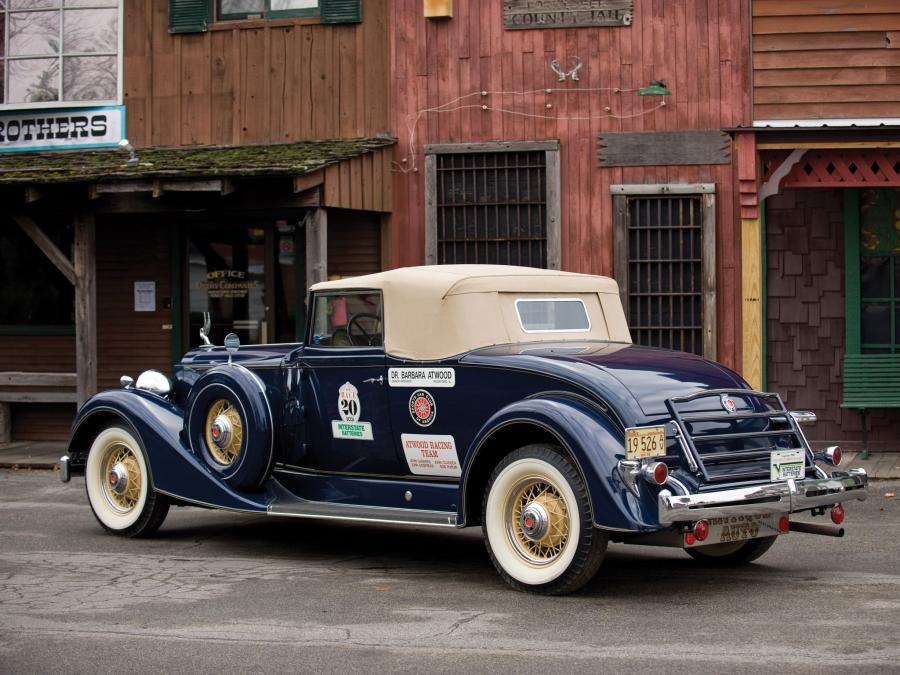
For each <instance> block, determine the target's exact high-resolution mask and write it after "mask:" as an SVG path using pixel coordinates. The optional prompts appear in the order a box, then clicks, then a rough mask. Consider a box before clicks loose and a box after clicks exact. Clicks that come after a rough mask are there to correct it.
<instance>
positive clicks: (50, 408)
mask: <svg viewBox="0 0 900 675" xmlns="http://www.w3.org/2000/svg"><path fill="white" fill-rule="evenodd" d="M70 4H72V3H63V2H40V3H37V2H35V3H29V2H7V3H3V2H0V28H2V30H3V32H4V33H5V35H6V38H7V39H6V40H0V43H2V44H0V49H2V50H3V53H2V54H0V73H5V78H3V77H0V83H2V92H0V440H3V433H4V432H5V433H6V434H7V436H8V435H9V433H10V431H11V435H12V437H13V438H16V439H29V438H41V439H48V438H51V439H52V438H63V437H65V436H66V435H67V433H68V426H69V424H70V423H71V420H72V417H73V415H74V411H75V403H76V401H78V400H83V399H84V397H85V396H87V395H89V394H90V393H91V392H92V391H93V390H95V389H96V388H97V387H100V388H104V387H110V386H115V385H116V384H117V381H118V377H119V375H121V374H122V373H130V374H132V375H134V374H135V373H136V372H139V371H141V370H143V369H146V368H153V367H155V368H160V367H162V368H164V369H165V368H166V367H167V366H168V365H169V364H171V363H172V362H173V361H174V360H176V359H178V358H180V355H181V353H182V351H183V350H184V349H185V348H187V347H188V346H190V345H193V344H197V343H198V341H199V337H198V328H199V326H200V324H201V321H202V315H203V312H204V311H210V312H211V313H212V317H213V331H212V336H213V338H214V339H215V340H216V341H218V342H221V340H222V338H223V337H224V335H225V333H227V332H229V331H234V332H237V333H238V334H239V335H240V336H241V338H242V340H244V341H245V342H253V341H264V340H267V341H273V342H274V341H287V340H295V339H297V337H298V335H299V331H301V330H302V323H303V321H304V318H305V314H304V297H305V290H306V288H307V285H308V283H309V282H312V281H315V280H318V279H322V278H324V277H325V276H326V275H332V274H337V275H356V274H360V273H367V272H373V271H378V270H380V269H382V267H383V265H384V263H383V261H382V256H384V255H387V248H386V247H385V246H383V245H382V230H383V228H384V227H385V222H386V221H385V218H386V214H388V213H389V212H390V211H391V180H390V160H391V157H390V151H389V149H386V148H387V147H388V146H389V145H390V144H391V143H392V140H391V138H390V136H389V135H388V132H389V129H390V120H389V114H388V83H389V75H388V69H389V37H388V22H389V18H390V17H389V5H388V2H387V0H368V1H367V2H366V3H365V7H364V8H363V7H362V3H361V2H360V0H279V1H278V2H274V1H272V0H168V1H167V0H134V1H133V2H132V0H128V2H125V1H124V0H96V2H91V3H84V2H82V3H77V5H78V6H77V7H75V6H74V5H73V6H72V7H70ZM101 132H102V133H101ZM124 138H127V139H128V140H129V141H130V143H131V146H132V147H133V148H134V151H135V152H134V153H133V154H132V153H129V152H126V151H124V150H127V148H125V149H119V148H116V147H115V146H116V145H117V144H118V143H119V142H120V141H122V140H123V139H124ZM98 146H107V147H110V146H111V148H112V149H95V148H97V147H98ZM47 151H51V152H47ZM10 427H11V429H10Z"/></svg>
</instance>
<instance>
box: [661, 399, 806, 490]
mask: <svg viewBox="0 0 900 675" xmlns="http://www.w3.org/2000/svg"><path fill="white" fill-rule="evenodd" d="M713 397H716V398H719V399H720V401H722V403H721V404H720V407H721V409H722V411H721V412H718V411H712V412H681V411H679V406H684V404H687V403H693V402H696V401H699V400H701V399H704V398H713ZM726 399H732V400H733V401H734V400H737V401H744V402H746V403H745V405H744V406H743V408H742V409H737V406H736V405H735V410H734V411H733V412H731V411H729V410H728V408H726V407H725V400H726ZM666 407H667V408H668V409H669V414H670V415H671V416H672V424H673V425H674V430H675V436H676V438H677V439H678V442H679V445H680V446H681V450H682V452H683V453H684V457H685V459H686V460H687V464H688V468H689V469H690V470H691V471H692V472H694V473H695V474H697V475H698V476H700V477H701V478H702V481H703V482H704V483H722V482H726V481H728V482H737V481H749V480H763V479H766V480H767V479H768V478H769V458H770V456H771V452H772V451H773V450H782V449H801V450H803V451H804V454H805V456H806V467H807V470H810V469H812V468H813V467H814V466H815V465H814V460H813V454H812V450H811V449H810V447H809V443H807V441H806V437H805V436H804V435H803V432H802V431H801V430H800V427H799V425H798V423H797V420H796V419H795V418H794V417H793V415H792V414H791V413H790V412H789V411H788V409H787V408H786V407H785V405H784V401H782V400H781V396H779V395H778V394H775V393H767V392H761V391H753V390H750V389H708V390H706V391H701V392H697V393H696V394H691V395H689V396H676V397H672V398H670V399H667V400H666ZM743 420H766V424H765V428H764V429H761V430H758V431H736V430H735V427H736V426H738V424H735V423H739V422H740V421H743ZM698 424H704V425H707V426H710V425H715V424H726V425H727V426H728V431H726V432H723V433H716V432H718V431H720V430H718V429H714V430H712V431H713V432H712V433H710V432H708V431H703V430H697V429H695V428H694V425H698ZM778 427H781V428H778ZM779 438H789V439H790V440H789V446H787V447H785V446H781V445H776V444H775V441H777V440H778V439H779ZM765 439H771V441H772V443H766V445H765V446H764V447H760V445H759V443H758V442H757V443H749V445H750V447H749V448H747V447H746V446H747V445H748V441H760V440H765ZM735 441H742V442H743V443H742V444H743V445H744V446H745V447H744V448H743V449H734V448H731V449H727V450H724V451H723V450H716V449H715V448H713V449H712V450H706V451H701V448H705V447H708V446H709V444H713V443H719V444H729V443H730V444H734V442H735ZM698 446H699V447H698ZM762 462H765V469H763V468H762V467H761V466H760V463H762ZM748 464H752V465H753V466H751V467H748V466H747V465H748Z"/></svg>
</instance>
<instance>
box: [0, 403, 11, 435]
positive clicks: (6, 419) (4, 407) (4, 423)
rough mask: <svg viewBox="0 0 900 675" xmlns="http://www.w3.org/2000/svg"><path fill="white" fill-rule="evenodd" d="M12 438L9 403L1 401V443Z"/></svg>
mask: <svg viewBox="0 0 900 675" xmlns="http://www.w3.org/2000/svg"><path fill="white" fill-rule="evenodd" d="M11 440H12V417H11V416H10V414H9V403H6V402H4V401H0V443H9V442H10V441H11Z"/></svg>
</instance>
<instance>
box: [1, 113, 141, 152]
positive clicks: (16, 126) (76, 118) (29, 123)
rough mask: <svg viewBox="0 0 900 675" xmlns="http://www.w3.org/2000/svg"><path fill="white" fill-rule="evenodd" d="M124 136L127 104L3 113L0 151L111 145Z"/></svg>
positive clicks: (105, 146)
mask: <svg viewBox="0 0 900 675" xmlns="http://www.w3.org/2000/svg"><path fill="white" fill-rule="evenodd" d="M124 137H125V106H121V105H119V106H105V107H102V108H74V109H71V110H52V109H41V110H29V111H27V112H25V111H13V112H4V113H0V152H21V151H25V150H68V149H71V148H110V147H114V146H115V145H116V144H117V143H118V142H119V141H121V140H122V139H123V138H124Z"/></svg>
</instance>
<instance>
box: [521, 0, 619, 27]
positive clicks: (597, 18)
mask: <svg viewBox="0 0 900 675" xmlns="http://www.w3.org/2000/svg"><path fill="white" fill-rule="evenodd" d="M633 5H634V3H633V1H632V0H506V1H505V2H504V3H503V27H504V28H505V29H506V30H525V29H528V28H577V27H580V26H630V25H631V22H632V10H633Z"/></svg>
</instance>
